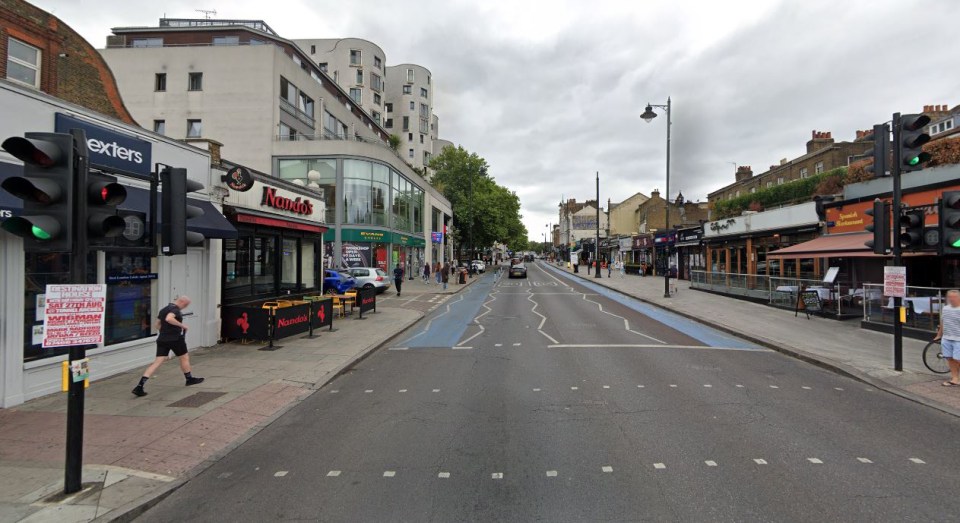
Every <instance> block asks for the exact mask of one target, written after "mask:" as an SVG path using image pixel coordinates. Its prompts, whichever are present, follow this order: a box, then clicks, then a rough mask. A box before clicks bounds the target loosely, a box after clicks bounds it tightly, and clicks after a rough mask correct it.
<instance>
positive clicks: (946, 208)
mask: <svg viewBox="0 0 960 523" xmlns="http://www.w3.org/2000/svg"><path fill="white" fill-rule="evenodd" d="M938 210H939V214H940V249H939V254H940V255H941V256H943V255H944V254H960V191H944V192H943V196H942V197H941V198H940V208H939V209H938Z"/></svg>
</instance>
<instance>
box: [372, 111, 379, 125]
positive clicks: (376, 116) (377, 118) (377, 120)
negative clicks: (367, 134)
mask: <svg viewBox="0 0 960 523" xmlns="http://www.w3.org/2000/svg"><path fill="white" fill-rule="evenodd" d="M373 121H374V122H377V123H380V113H378V112H376V111H373Z"/></svg>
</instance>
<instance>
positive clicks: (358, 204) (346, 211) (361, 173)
mask: <svg viewBox="0 0 960 523" xmlns="http://www.w3.org/2000/svg"><path fill="white" fill-rule="evenodd" d="M371 171H372V164H371V163H370V162H365V161H362V160H344V161H343V204H344V205H343V219H344V221H345V222H346V223H359V224H369V223H372V213H373V202H372V201H371V200H372V198H371V193H372V191H371Z"/></svg>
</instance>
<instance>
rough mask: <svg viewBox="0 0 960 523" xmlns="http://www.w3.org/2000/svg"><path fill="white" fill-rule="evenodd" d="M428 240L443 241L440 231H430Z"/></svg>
mask: <svg viewBox="0 0 960 523" xmlns="http://www.w3.org/2000/svg"><path fill="white" fill-rule="evenodd" d="M430 240H431V241H432V242H433V243H443V233H442V232H432V233H430Z"/></svg>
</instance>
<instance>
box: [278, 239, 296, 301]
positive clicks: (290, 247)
mask: <svg viewBox="0 0 960 523" xmlns="http://www.w3.org/2000/svg"><path fill="white" fill-rule="evenodd" d="M280 251H281V252H280V290H282V291H283V290H291V291H295V290H297V261H298V260H297V258H298V256H297V239H296V238H284V239H283V241H281V242H280Z"/></svg>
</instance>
